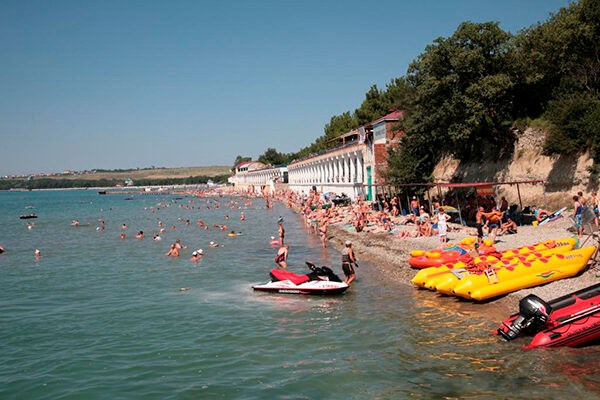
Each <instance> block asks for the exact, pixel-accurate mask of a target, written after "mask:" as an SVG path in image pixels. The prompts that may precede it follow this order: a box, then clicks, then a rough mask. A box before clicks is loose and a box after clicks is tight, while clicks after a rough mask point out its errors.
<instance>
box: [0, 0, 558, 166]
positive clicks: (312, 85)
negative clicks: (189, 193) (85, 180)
mask: <svg viewBox="0 0 600 400" xmlns="http://www.w3.org/2000/svg"><path fill="white" fill-rule="evenodd" d="M566 5H568V0H503V1H497V0H464V1H460V0H456V1H452V0H438V1H434V0H421V1H414V0H413V1H401V0H390V1H364V0H357V1H355V0H346V1H327V0H316V1H313V0H302V1H299V0H296V1H287V0H275V1H260V0H257V1H250V0H248V1H219V0H214V1H201V0H198V1H192V0H190V1H92V0H90V1H84V0H73V1H46V0H43V1H23V0H16V1H12V0H3V1H2V2H0V93H1V95H0V140H1V142H0V175H6V174H27V173H34V172H59V171H62V170H63V169H74V170H84V169H93V168H108V169H112V168H135V167H148V166H151V165H155V166H169V167H175V166H202V165H206V166H208V165H231V164H232V163H233V160H234V159H235V157H236V155H238V154H240V155H243V156H251V157H257V156H258V155H260V154H262V153H263V152H264V150H266V149H267V148H268V147H274V148H276V149H277V150H279V151H282V152H291V151H296V150H298V149H300V148H301V147H303V146H306V145H308V144H310V143H311V142H313V141H314V140H315V139H316V138H317V137H318V136H320V135H321V134H322V132H323V127H324V125H325V124H326V123H327V122H328V121H329V119H330V118H331V117H332V116H333V115H338V114H341V113H342V112H344V111H353V110H354V109H355V108H357V107H358V106H359V105H360V103H361V102H362V100H363V98H364V94H365V92H366V91H367V90H368V89H369V87H370V86H371V85H373V84H377V85H378V86H379V87H380V88H384V87H385V85H386V83H388V82H389V81H390V80H391V79H393V78H395V77H399V76H402V75H404V74H405V73H406V70H407V67H408V65H409V63H410V62H411V61H413V60H414V59H416V58H417V56H418V55H419V54H420V53H421V52H423V50H424V48H425V46H426V45H427V44H429V43H431V42H432V41H433V40H434V39H435V38H437V37H440V36H443V37H448V36H450V35H451V34H452V33H453V32H454V30H455V29H456V27H457V26H458V24H459V23H461V22H463V21H467V20H468V21H473V22H484V21H499V22H500V25H501V27H502V28H503V29H505V30H508V31H510V32H513V33H516V32H518V31H519V30H520V29H522V28H525V27H529V26H531V25H532V24H534V23H536V22H541V21H544V20H546V19H547V18H548V15H549V13H551V12H556V11H558V10H559V9H560V7H564V6H566Z"/></svg>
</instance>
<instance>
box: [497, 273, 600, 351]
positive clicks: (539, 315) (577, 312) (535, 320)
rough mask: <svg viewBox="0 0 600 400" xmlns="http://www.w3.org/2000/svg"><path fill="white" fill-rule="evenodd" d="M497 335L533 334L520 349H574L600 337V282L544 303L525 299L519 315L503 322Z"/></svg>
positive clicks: (533, 299)
mask: <svg viewBox="0 0 600 400" xmlns="http://www.w3.org/2000/svg"><path fill="white" fill-rule="evenodd" d="M496 334H497V335H499V336H501V337H503V338H504V339H506V340H513V339H515V338H517V337H518V336H519V335H522V334H528V335H533V339H532V340H531V342H530V343H529V344H527V345H525V346H524V347H523V349H524V350H529V349H533V348H537V347H556V346H569V347H575V346H580V345H582V344H585V343H588V342H591V341H592V340H594V339H598V338H600V283H599V284H596V285H593V286H590V287H587V288H585V289H581V290H578V291H576V292H573V293H571V294H568V295H566V296H562V297H559V298H556V299H554V300H551V301H549V302H545V301H543V300H542V299H540V298H539V297H537V296H535V295H529V296H527V297H524V298H523V299H522V300H521V301H520V303H519V313H518V314H514V315H511V316H510V317H509V318H507V319H506V320H504V321H503V322H502V324H501V325H500V327H499V328H498V330H497V331H496Z"/></svg>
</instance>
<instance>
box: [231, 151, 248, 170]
mask: <svg viewBox="0 0 600 400" xmlns="http://www.w3.org/2000/svg"><path fill="white" fill-rule="evenodd" d="M245 161H252V157H242V156H240V155H239V154H238V155H237V157H236V158H235V161H234V162H233V167H232V168H231V169H232V170H234V169H235V167H236V166H237V165H238V164H239V163H242V162H245Z"/></svg>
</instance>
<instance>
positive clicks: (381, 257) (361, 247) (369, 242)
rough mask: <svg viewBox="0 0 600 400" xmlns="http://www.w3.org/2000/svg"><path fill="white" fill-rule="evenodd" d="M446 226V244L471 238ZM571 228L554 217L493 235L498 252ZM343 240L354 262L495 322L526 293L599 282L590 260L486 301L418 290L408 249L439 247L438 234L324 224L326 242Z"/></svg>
mask: <svg viewBox="0 0 600 400" xmlns="http://www.w3.org/2000/svg"><path fill="white" fill-rule="evenodd" d="M450 225H451V226H452V227H453V231H452V232H451V233H449V235H448V237H449V242H458V241H460V240H461V239H462V238H464V237H467V236H470V235H469V234H468V233H467V232H469V231H471V230H472V229H469V228H465V227H462V226H460V225H456V224H450ZM570 226H571V224H570V222H569V219H568V218H562V219H559V220H557V221H554V222H552V223H550V224H547V225H544V226H542V227H538V226H532V225H529V226H520V227H519V229H518V230H519V232H518V233H516V234H511V235H503V236H498V238H497V241H496V245H495V246H496V248H497V249H498V250H500V251H504V250H508V249H511V248H515V247H520V246H525V245H531V244H534V243H538V242H541V241H544V240H548V239H560V238H565V237H572V236H573V234H572V233H571V232H569V231H568V230H567V228H569V227H570ZM586 239H588V236H587V235H584V236H583V237H582V239H581V243H585V245H596V244H597V243H593V242H592V240H593V239H592V238H591V237H590V238H589V240H587V241H586ZM346 240H351V241H352V243H353V245H354V246H353V247H354V250H355V253H356V255H357V260H358V261H359V263H360V261H366V262H369V263H370V264H372V265H373V266H374V267H375V268H378V270H379V271H380V272H383V273H384V274H388V275H389V276H390V279H393V280H394V281H395V282H398V283H400V284H402V285H406V286H408V287H410V288H411V289H413V290H415V292H419V293H418V297H422V298H427V299H430V300H431V299H435V301H436V302H439V304H440V305H443V306H447V308H448V309H449V310H450V311H455V312H457V313H464V312H467V313H473V314H475V315H477V316H478V317H480V318H481V319H483V320H489V321H493V322H495V323H500V322H501V321H502V320H503V319H504V318H506V317H507V316H509V315H511V314H513V313H515V312H517V311H518V307H519V301H520V300H521V299H522V298H523V297H525V296H527V295H529V294H535V295H537V296H539V297H541V298H542V299H543V300H546V301H548V300H552V299H554V298H556V297H559V296H563V295H566V294H569V293H571V292H573V291H575V290H579V289H583V288H585V287H588V286H591V285H593V284H596V283H598V282H599V281H600V278H598V277H596V273H597V272H598V268H599V267H597V266H596V265H593V264H592V265H591V266H589V267H588V268H587V269H586V270H585V271H584V272H583V273H581V274H579V275H577V276H575V277H572V278H568V279H560V280H557V281H554V282H550V283H548V284H546V285H542V286H535V287H532V288H528V289H522V290H519V291H516V292H512V293H509V294H507V295H505V296H502V297H499V298H496V299H491V300H487V301H485V302H474V301H469V300H466V299H461V298H458V297H454V296H445V295H442V294H440V293H437V292H432V291H428V290H426V289H420V288H417V287H415V286H414V285H413V284H412V283H411V282H410V281H411V279H412V278H413V277H414V276H415V274H416V273H417V272H418V271H419V270H418V269H414V268H411V267H410V266H409V265H408V257H409V253H410V251H411V250H413V249H420V250H431V249H434V248H436V247H438V246H439V245H440V241H439V238H438V237H437V236H432V237H417V238H411V237H409V238H398V237H397V235H392V234H387V233H370V232H362V233H356V232H352V231H348V230H346V229H343V228H342V227H341V226H330V227H329V240H328V244H329V245H331V246H332V247H334V248H335V249H336V250H338V251H341V249H342V248H343V247H344V242H345V241H346ZM357 273H358V274H360V270H359V271H357ZM359 284H360V283H359Z"/></svg>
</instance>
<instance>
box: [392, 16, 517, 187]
mask: <svg viewBox="0 0 600 400" xmlns="http://www.w3.org/2000/svg"><path fill="white" fill-rule="evenodd" d="M511 65H512V60H511V35H510V34H509V33H507V32H504V31H503V30H502V29H500V27H499V26H498V23H495V22H487V23H471V22H464V23H462V24H461V25H460V26H459V27H458V29H457V30H456V32H455V33H454V34H453V35H452V36H451V37H449V38H447V39H445V38H438V39H436V40H435V41H434V43H433V44H431V45H428V46H427V47H426V49H425V52H424V53H422V54H421V55H420V56H419V58H418V59H417V60H416V61H414V62H413V63H412V64H411V65H410V67H409V70H408V75H407V82H408V83H409V84H410V85H412V87H413V92H414V97H413V99H412V101H411V102H410V103H409V104H408V107H407V112H406V113H405V118H404V120H403V121H402V122H401V124H400V125H401V127H402V129H403V130H404V132H405V133H406V134H405V136H404V137H403V138H402V140H401V144H400V146H398V147H397V148H395V149H393V150H392V151H391V152H390V159H389V161H390V169H389V172H388V180H389V181H391V182H398V183H407V182H422V181H423V180H425V179H427V178H428V177H429V174H430V173H431V171H432V170H433V167H434V166H435V163H436V162H437V160H438V158H439V156H440V155H442V154H453V155H455V156H457V157H459V158H471V157H474V156H476V155H477V154H478V152H479V151H480V150H481V148H482V146H484V145H486V146H500V147H503V146H507V147H508V145H509V144H512V137H511V135H510V133H509V130H508V128H509V125H510V122H511V121H512V114H511V112H512V101H513V85H514V77H513V76H512V68H511Z"/></svg>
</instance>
